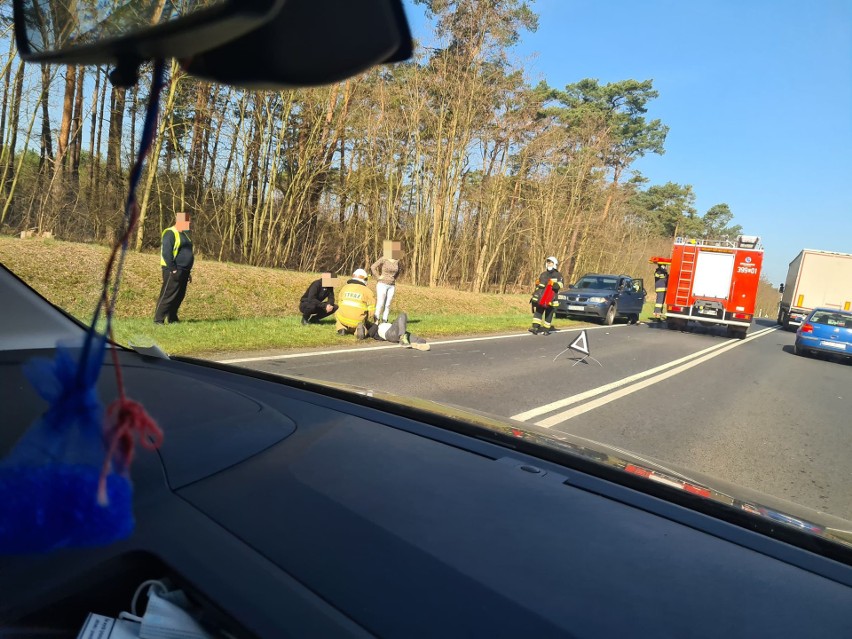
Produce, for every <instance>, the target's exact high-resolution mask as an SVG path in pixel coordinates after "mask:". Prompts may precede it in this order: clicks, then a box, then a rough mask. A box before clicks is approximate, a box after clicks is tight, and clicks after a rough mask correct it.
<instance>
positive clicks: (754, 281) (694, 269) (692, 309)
mask: <svg viewBox="0 0 852 639" xmlns="http://www.w3.org/2000/svg"><path fill="white" fill-rule="evenodd" d="M762 265H763V247H762V246H761V245H760V238H759V237H757V236H750V235H740V236H739V237H737V239H736V240H735V241H731V240H727V239H725V240H706V239H689V238H683V237H678V238H676V239H675V242H674V246H673V248H672V257H671V269H670V271H669V280H668V287H667V289H666V304H665V309H666V324H667V326H668V327H669V328H670V329H673V330H684V329H686V328H687V326H688V324H689V323H690V322H697V323H699V324H701V325H704V326H714V325H718V326H725V327H726V328H727V332H728V335H730V336H731V337H737V338H739V339H743V338H744V337H745V336H746V332H747V331H748V328H749V326H751V321H752V318H753V317H754V307H755V302H756V299H757V289H758V283H759V282H760V269H761V266H762Z"/></svg>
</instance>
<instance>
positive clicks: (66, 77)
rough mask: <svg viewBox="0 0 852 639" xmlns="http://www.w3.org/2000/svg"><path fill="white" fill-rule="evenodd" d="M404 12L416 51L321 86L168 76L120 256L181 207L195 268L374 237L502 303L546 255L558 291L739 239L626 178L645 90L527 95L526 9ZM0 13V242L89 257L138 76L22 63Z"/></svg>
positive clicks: (422, 272)
mask: <svg viewBox="0 0 852 639" xmlns="http://www.w3.org/2000/svg"><path fill="white" fill-rule="evenodd" d="M419 4H421V5H424V6H425V9H426V11H427V15H429V16H430V18H431V19H432V20H431V23H432V24H433V25H434V33H433V39H434V41H435V42H436V43H437V44H436V46H429V47H425V46H417V52H416V57H415V59H414V60H412V61H410V62H408V63H400V64H396V65H393V66H389V67H382V68H377V69H373V70H371V71H369V72H367V73H364V74H362V75H360V76H358V77H355V78H352V79H350V80H347V81H345V82H341V83H339V84H334V85H331V86H325V87H320V88H311V89H299V90H284V91H255V90H242V89H237V88H231V87H224V86H217V85H213V84H209V83H206V82H201V81H198V80H196V79H193V78H192V77H190V76H188V75H186V74H185V73H183V71H182V70H181V69H180V67H179V66H178V65H177V64H176V63H172V64H171V66H170V68H169V79H170V81H169V83H168V85H167V86H166V88H165V89H164V91H163V93H162V96H161V108H160V112H161V117H160V119H159V122H158V135H157V137H156V140H155V143H154V147H153V149H152V155H151V160H150V161H149V163H148V165H147V168H146V170H145V173H144V174H143V177H142V181H141V183H140V185H139V190H138V192H137V197H138V200H139V202H140V205H141V223H140V225H139V227H138V230H137V232H136V234H135V237H134V238H133V248H134V249H136V250H150V249H156V247H157V246H158V245H159V242H160V234H161V231H162V229H163V228H165V227H167V226H169V225H170V224H171V223H172V221H173V219H174V214H175V213H176V212H179V211H185V212H188V213H190V214H192V217H193V241H194V244H195V246H196V250H197V251H198V252H199V253H200V254H202V255H203V256H205V257H207V258H212V259H218V260H226V261H233V262H239V263H244V264H250V265H257V266H271V267H281V268H288V269H297V270H311V271H318V270H325V269H329V270H335V271H338V272H347V271H348V272H351V269H353V268H355V267H358V266H363V265H365V264H368V263H370V262H371V261H372V260H374V259H375V258H376V257H377V256H379V255H380V254H381V243H382V241H383V240H384V239H395V240H401V241H402V242H403V243H404V247H405V251H406V255H405V258H404V265H405V270H406V274H407V278H408V281H411V282H413V283H416V284H421V285H429V286H441V285H451V286H455V287H458V288H461V289H465V290H470V291H498V292H506V291H517V290H526V289H528V287H529V283H530V281H531V278H532V277H533V276H534V274H536V273H538V272H539V271H540V270H541V267H542V265H543V259H544V257H545V256H547V255H556V256H558V257H559V258H560V260H561V264H560V270H561V271H562V272H563V274H564V276H565V278H566V280H567V281H570V280H573V279H575V278H577V277H578V276H579V275H581V274H582V273H584V272H588V271H609V272H625V273H631V274H638V275H644V276H646V277H647V275H648V274H649V273H650V270H651V267H650V266H649V264H648V258H649V257H650V256H651V255H660V254H667V253H668V252H669V250H670V246H671V241H672V238H673V237H674V236H676V235H686V236H692V237H713V238H718V237H720V236H729V237H732V238H733V237H734V236H735V235H736V234H737V233H738V232H740V229H739V227H738V226H732V222H733V214H732V212H731V210H730V208H729V207H728V206H727V205H726V204H723V203H720V204H718V205H716V206H713V207H712V208H711V209H709V210H708V211H705V212H703V214H702V213H699V212H698V211H696V209H695V194H694V192H693V189H692V187H691V186H690V185H683V184H676V183H672V182H669V183H666V184H661V185H652V184H649V183H648V181H647V180H646V179H645V178H644V177H643V176H642V175H641V174H640V173H639V172H638V171H636V170H635V169H634V168H633V164H634V162H635V161H636V160H637V159H638V158H640V157H642V156H644V155H646V154H651V153H655V154H662V153H664V150H665V139H666V135H667V132H668V127H667V126H666V125H665V124H664V123H663V122H661V121H660V120H658V119H652V118H650V117H649V116H648V108H649V105H650V104H651V103H652V102H653V100H654V99H655V98H657V97H658V93H657V91H656V89H654V87H653V82H652V81H651V80H634V79H627V80H623V81H620V82H612V83H605V84H604V83H601V82H599V81H597V80H595V79H580V80H578V81H577V82H575V83H572V84H569V85H568V86H565V87H563V88H556V87H551V86H549V85H548V84H547V83H546V82H539V83H537V84H533V83H531V82H529V81H528V79H527V75H526V73H525V69H524V68H523V67H522V65H520V64H518V63H517V62H513V61H512V60H511V59H510V56H509V54H510V52H511V51H512V46H513V45H514V44H515V43H517V42H518V40H519V39H520V38H521V37H522V36H523V34H524V33H525V32H529V31H532V30H534V29H535V28H536V21H537V18H536V15H535V14H534V12H533V11H532V9H531V6H530V5H531V3H530V2H524V1H521V0H421V2H420V3H419ZM0 7H2V8H0V15H2V16H3V25H4V28H5V31H4V32H3V36H4V38H3V39H2V40H0V42H5V43H7V44H6V48H5V51H4V52H3V53H2V54H0V69H2V76H1V77H0V93H2V98H1V99H2V103H0V229H2V230H3V232H7V233H19V232H20V231H22V230H29V229H31V230H34V231H35V232H36V233H42V232H45V231H47V232H50V233H52V234H53V235H54V236H55V237H58V238H61V239H65V240H74V241H89V242H110V241H112V238H113V233H114V232H115V229H116V228H117V226H118V224H119V221H120V218H121V213H122V204H123V201H124V198H125V197H126V188H127V173H128V170H129V167H130V164H131V162H132V159H133V157H134V156H135V153H136V152H137V146H138V143H139V137H140V135H141V127H142V120H143V117H144V110H145V105H146V103H147V100H148V97H149V96H148V94H149V87H150V69H143V73H142V78H143V79H142V80H141V81H140V83H139V84H138V85H137V86H135V87H133V88H131V89H125V88H117V87H113V86H111V85H110V83H109V80H108V78H107V73H108V71H109V69H106V68H97V67H75V66H59V67H57V66H46V67H39V66H36V65H26V66H25V65H24V64H23V63H22V62H21V60H20V58H19V57H18V56H17V52H16V49H15V44H14V38H12V37H11V2H9V1H8V0H5V1H4V2H2V3H0Z"/></svg>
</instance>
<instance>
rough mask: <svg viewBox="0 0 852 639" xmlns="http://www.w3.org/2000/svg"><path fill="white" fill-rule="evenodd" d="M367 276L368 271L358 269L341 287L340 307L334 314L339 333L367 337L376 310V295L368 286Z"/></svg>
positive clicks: (359, 337) (358, 337)
mask: <svg viewBox="0 0 852 639" xmlns="http://www.w3.org/2000/svg"><path fill="white" fill-rule="evenodd" d="M367 277H368V275H367V271H365V270H364V269H362V268H359V269H356V270H355V272H354V273H352V278H351V279H350V280H349V281H348V282H346V284H345V285H344V286H343V288H342V289H340V308H339V309H338V310H337V313H336V314H335V316H334V317H335V319H336V320H337V323H336V325H335V329H336V330H337V334H338V335H352V334H353V333H354V335H355V337H356V338H357V339H365V338H366V337H367V329H368V328H370V326H371V324H370V321H369V318H370V317H372V316H373V315H374V314H375V312H376V297H375V295H374V294H373V291H371V290H370V289H369V288H368V287H367Z"/></svg>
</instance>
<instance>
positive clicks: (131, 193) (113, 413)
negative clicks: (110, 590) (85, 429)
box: [83, 60, 166, 505]
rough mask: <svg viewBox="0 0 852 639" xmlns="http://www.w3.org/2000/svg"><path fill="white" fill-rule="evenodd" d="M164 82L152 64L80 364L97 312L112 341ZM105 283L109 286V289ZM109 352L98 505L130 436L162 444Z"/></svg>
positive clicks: (161, 66)
mask: <svg viewBox="0 0 852 639" xmlns="http://www.w3.org/2000/svg"><path fill="white" fill-rule="evenodd" d="M165 83H166V80H165V62H164V61H162V60H157V61H156V62H155V63H154V73H153V77H152V81H151V95H150V97H149V98H148V108H147V110H146V113H145V121H144V124H143V126H142V138H141V140H140V144H139V152H138V154H137V156H136V161H135V162H134V164H133V166H132V168H131V170H130V176H129V188H128V194H127V201H126V203H125V207H124V224H123V228H122V231H121V233H120V234H119V237H118V238H117V239H116V242H115V244H114V245H113V248H112V252H111V253H110V257H109V260H108V261H107V266H106V270H105V272H104V277H103V281H102V283H101V284H102V287H101V295H100V298H99V300H98V304H97V306H96V307H95V312H94V315H93V317H92V324H91V326H90V327H89V334H88V335H87V336H86V344H85V347H84V358H83V361H85V355H86V354H87V352H88V349H89V347H90V344H91V342H92V339H93V337H94V335H95V334H96V333H97V323H98V320H99V319H100V314H101V312H102V311H103V312H104V315H105V320H106V327H105V329H104V334H105V335H108V336H109V338H110V341H112V342H115V339H114V334H113V316H114V314H115V305H116V302H117V300H118V293H119V290H120V288H121V277H122V274H123V271H124V263H125V258H126V256H127V249H128V246H129V244H130V238H131V236H132V235H133V232H134V231H135V229H136V225H137V224H138V222H139V212H140V211H139V205H138V203H137V201H136V187H137V186H138V184H139V181H140V180H141V178H142V169H143V166H144V163H145V158H146V157H147V155H148V153H149V152H150V150H151V147H152V145H153V141H154V137H155V136H156V129H157V116H158V114H159V108H160V94H161V92H162V89H163V87H164V86H165ZM153 161H154V162H155V163H156V161H157V158H153ZM113 269H115V275H114V276H113V275H112V272H113ZM110 282H112V288H111V289H110ZM110 352H111V355H112V362H113V369H114V370H115V381H116V387H117V389H118V399H116V400H115V401H114V402H113V403H112V404H110V405H109V406H108V407H107V412H106V417H107V423H106V426H105V428H104V438H105V443H106V446H107V453H106V456H105V457H104V462H103V467H102V469H101V475H100V480H99V482H98V502H99V503H100V504H102V505H103V504H106V503H107V490H106V485H107V477H108V476H109V474H110V471H111V470H112V471H116V472H120V473H125V472H127V470H128V468H129V466H130V463H131V462H132V460H133V449H134V441H135V438H136V437H138V438H139V443H140V444H141V445H142V446H143V447H145V448H147V449H156V448H158V447H159V446H160V444H161V443H162V441H163V432H162V431H161V430H160V428H159V427H158V426H157V424H156V422H155V421H154V420H153V419H152V418H151V416H150V415H148V413H147V412H146V411H145V409H144V408H143V406H142V405H141V404H140V403H139V402H136V401H133V400H131V399H129V398H128V397H127V395H126V393H125V388H124V379H123V376H122V372H121V364H120V362H119V357H118V349H117V348H115V347H113V348H110Z"/></svg>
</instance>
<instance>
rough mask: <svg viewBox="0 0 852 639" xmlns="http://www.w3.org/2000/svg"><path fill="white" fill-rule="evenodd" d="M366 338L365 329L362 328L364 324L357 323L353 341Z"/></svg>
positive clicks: (364, 327)
mask: <svg viewBox="0 0 852 639" xmlns="http://www.w3.org/2000/svg"><path fill="white" fill-rule="evenodd" d="M366 338H367V327H366V326H364V322H358V326H356V327H355V339H366Z"/></svg>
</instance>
